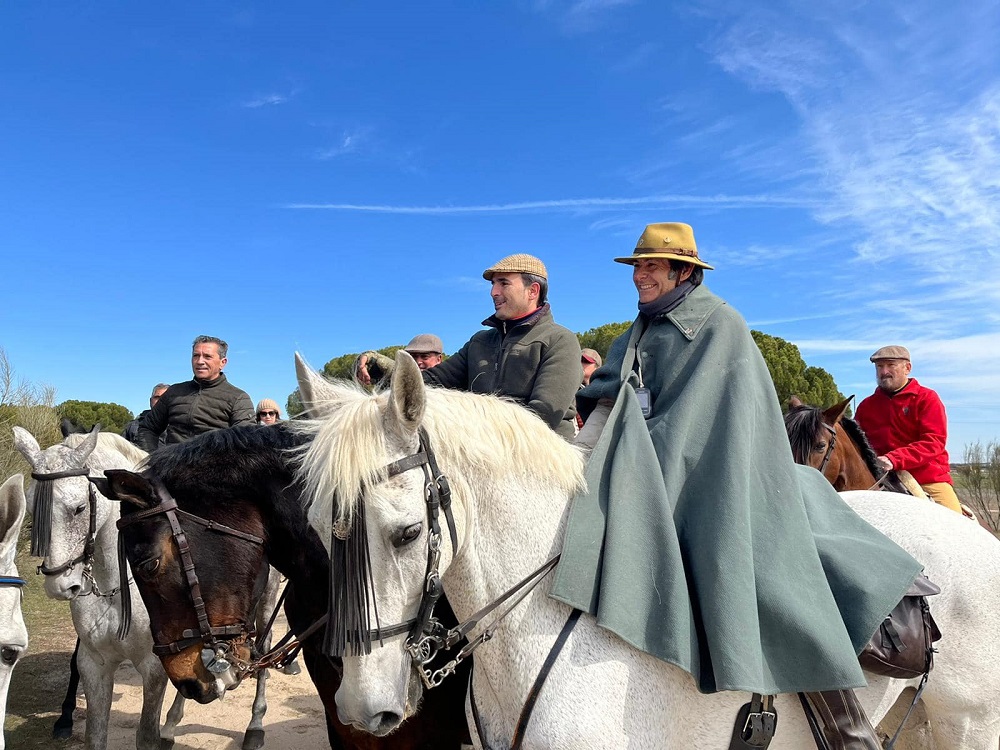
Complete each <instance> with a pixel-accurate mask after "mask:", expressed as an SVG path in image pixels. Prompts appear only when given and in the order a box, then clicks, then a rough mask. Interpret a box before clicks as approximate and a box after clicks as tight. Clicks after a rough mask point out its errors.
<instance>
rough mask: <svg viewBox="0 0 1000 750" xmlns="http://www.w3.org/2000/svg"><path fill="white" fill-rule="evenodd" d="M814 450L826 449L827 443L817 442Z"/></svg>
mask: <svg viewBox="0 0 1000 750" xmlns="http://www.w3.org/2000/svg"><path fill="white" fill-rule="evenodd" d="M813 450H816V451H825V450H826V443H816V447H815V448H813Z"/></svg>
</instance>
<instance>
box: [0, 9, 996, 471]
mask: <svg viewBox="0 0 1000 750" xmlns="http://www.w3.org/2000/svg"><path fill="white" fill-rule="evenodd" d="M754 6H756V7H754ZM998 38H1000V5H998V4H996V3H987V2H962V1H959V2H956V3H951V4H949V6H948V11H947V12H946V13H945V12H941V10H940V4H938V3H934V2H930V1H928V0H907V2H896V3H885V2H880V3H864V2H850V0H848V1H847V2H844V1H843V0H838V2H814V3H800V2H782V1H781V0H776V1H775V2H770V3H756V4H750V3H745V2H726V1H724V0H721V1H718V2H716V1H715V0H709V1H707V2H690V3H667V2H628V0H573V1H569V2H563V1H559V0H537V1H535V2H532V1H531V0H522V1H520V2H518V1H516V0H515V1H514V2H493V3H466V2H447V3H443V2H442V3H438V2H431V3H410V2H405V3H381V4H362V3H341V2H336V3H330V2H284V3H281V4H274V3H267V4H265V3H256V4H254V3H240V2H232V3H219V2H205V3H179V4H174V5H172V6H154V5H144V6H137V5H135V4H131V3H121V2H101V3H97V2H74V3H6V4H4V5H3V7H2V9H0V71H2V73H0V101H2V102H3V106H2V107H0V263H2V266H0V267H2V268H3V269H4V281H5V283H4V287H5V288H4V292H3V305H0V346H2V347H3V348H4V349H5V350H6V353H7V355H8V357H9V358H10V360H11V361H12V363H13V365H14V367H15V368H16V370H17V373H18V374H19V375H20V376H21V377H23V378H25V379H27V380H30V381H32V382H35V383H44V384H48V385H51V386H53V387H54V388H55V389H56V392H57V400H59V401H62V400H65V399H85V400H96V401H115V402H118V403H121V404H123V405H125V406H127V407H129V408H130V409H132V410H133V411H135V412H138V411H139V410H140V409H141V408H143V407H144V406H145V404H146V399H147V397H148V394H149V389H150V387H151V386H152V385H153V384H154V383H156V382H158V381H161V380H162V381H167V382H177V381H180V380H184V379H187V378H189V377H190V363H189V352H190V342H191V339H192V338H193V337H194V336H195V335H198V334H200V333H207V334H210V335H215V336H220V337H222V338H224V339H227V340H228V341H229V342H230V347H231V349H230V361H229V365H228V367H227V373H228V374H229V376H230V379H231V380H232V381H233V382H234V383H236V384H237V385H239V386H240V387H242V388H244V389H245V390H247V391H248V392H249V393H250V395H251V397H252V398H253V399H254V400H255V401H256V400H257V399H260V398H262V397H264V396H267V397H273V398H276V399H277V400H278V401H279V402H280V403H282V404H283V403H284V400H285V397H286V396H287V395H288V393H289V392H290V391H291V390H293V388H294V386H295V382H294V370H293V366H292V355H293V352H294V351H296V350H298V351H301V352H302V353H303V354H304V355H305V356H306V357H307V359H309V360H310V361H311V362H312V363H313V364H314V365H317V366H321V365H322V364H323V363H324V362H325V361H326V360H328V359H330V358H332V357H334V356H339V355H340V354H343V353H346V352H354V351H360V350H362V349H366V348H375V347H380V346H386V345H390V344H402V343H405V342H406V341H407V340H408V339H409V338H410V337H411V336H412V335H414V334H416V333H421V332H425V331H430V332H434V333H437V334H439V335H440V336H441V337H442V338H443V340H444V342H445V348H446V349H447V350H448V351H454V350H456V349H458V348H459V347H460V346H461V345H462V344H463V343H464V342H465V341H466V340H467V339H468V338H469V336H471V335H472V333H473V332H475V331H476V330H478V328H479V321H481V320H482V319H483V318H485V317H486V316H487V315H488V314H490V313H491V312H492V306H491V305H490V301H489V297H488V288H487V285H486V282H485V281H483V280H482V278H481V275H480V274H481V272H482V270H483V269H484V268H486V267H487V266H489V265H491V264H492V263H493V262H494V261H496V260H498V259H499V258H501V257H503V256H505V255H508V254H510V253H515V252H528V253H532V254H535V255H538V256H539V257H541V258H542V259H543V260H544V261H545V263H546V264H547V266H548V269H549V275H550V283H551V301H552V303H553V312H554V314H555V316H556V319H557V320H558V321H559V322H561V323H563V324H564V325H566V326H568V327H569V328H571V329H572V330H575V331H582V330H586V329H588V328H591V327H594V326H598V325H601V324H603V323H607V322H612V321H622V320H629V319H631V318H632V317H634V314H635V290H634V288H633V287H632V285H631V278H630V274H629V269H628V268H627V267H626V266H621V265H618V264H615V263H613V262H612V261H611V258H612V257H613V256H615V255H620V254H627V253H628V252H630V251H631V248H632V247H633V246H634V242H635V240H636V238H637V237H638V236H639V234H640V233H641V231H642V228H643V226H644V225H645V224H647V223H650V222H656V221H686V222H688V223H690V224H692V225H693V226H694V228H695V233H696V237H697V240H698V245H699V248H700V250H701V254H702V256H703V257H704V258H706V259H707V260H708V261H709V262H710V263H713V264H714V265H715V266H716V269H717V270H715V271H713V272H709V273H708V284H709V286H710V287H711V288H712V289H713V290H714V291H716V292H717V293H719V294H721V295H722V296H723V297H725V298H726V299H727V300H729V301H730V303H732V304H733V305H734V306H735V307H736V308H737V309H739V310H740V311H741V312H742V313H743V315H744V317H746V319H747V320H748V322H749V323H750V325H751V326H752V327H754V328H757V329H759V330H762V331H765V332H766V333H770V334H773V335H776V336H781V337H782V338H785V339H788V340H790V341H792V342H794V343H795V344H797V345H798V346H799V347H800V349H801V350H802V353H803V356H804V357H805V358H806V361H807V362H808V363H809V364H813V365H818V366H820V367H824V368H825V369H827V370H829V371H830V372H831V373H833V375H834V377H835V379H836V381H837V384H838V386H839V387H840V389H841V390H842V391H844V392H845V393H856V394H858V395H859V396H863V395H865V394H867V393H869V392H871V391H872V390H873V388H874V372H873V368H872V366H871V364H870V363H869V362H868V355H869V354H870V353H871V352H872V351H874V350H875V349H876V348H878V347H879V346H882V345H884V344H888V343H902V344H905V345H907V346H908V347H909V348H910V350H911V352H912V354H913V359H914V376H916V377H917V378H918V379H919V380H921V382H923V383H925V384H926V385H929V386H931V387H933V388H935V389H937V390H938V391H939V393H940V394H941V395H942V397H943V399H944V401H945V404H946V406H947V408H948V412H949V417H950V421H951V436H950V440H949V447H950V449H951V451H952V454H953V459H954V460H960V459H961V452H962V448H963V446H964V445H965V444H966V443H968V442H970V441H972V440H976V439H982V440H984V441H986V440H991V439H995V438H1000V377H998V375H997V373H998V371H1000V257H998V256H1000V45H998V44H997V43H996V40H997V39H998Z"/></svg>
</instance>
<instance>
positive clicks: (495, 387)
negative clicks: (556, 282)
mask: <svg viewBox="0 0 1000 750" xmlns="http://www.w3.org/2000/svg"><path fill="white" fill-rule="evenodd" d="M483 278H484V279H486V280H487V281H489V282H490V285H491V286H490V297H491V298H492V300H493V308H494V313H493V315H491V316H490V317H488V318H487V319H486V320H484V321H483V325H484V326H486V327H487V330H485V331H480V332H479V333H477V334H475V335H474V336H473V337H472V338H471V339H469V341H468V342H467V343H466V344H465V346H463V347H462V348H461V349H460V350H459V351H457V352H456V353H455V354H453V355H452V356H450V357H449V358H448V359H446V360H445V361H444V362H442V363H441V364H439V365H438V366H437V367H434V368H433V369H428V370H424V371H423V376H424V382H425V383H428V384H431V385H441V386H444V387H445V388H454V389H457V390H463V391H471V392H472V393H488V394H493V395H497V396H506V397H508V398H511V399H513V400H515V401H517V402H519V403H521V404H523V405H524V406H526V407H527V408H528V409H530V410H531V411H533V412H534V413H535V414H537V415H538V416H539V417H541V419H542V420H543V421H544V422H545V423H546V424H548V426H549V427H551V428H552V429H553V430H555V431H556V432H558V433H559V434H560V435H562V436H563V437H565V438H567V439H570V438H572V437H573V436H574V434H575V433H576V391H577V388H578V387H579V385H580V380H581V378H582V377H583V368H582V365H581V363H580V343H579V341H578V340H577V338H576V334H574V333H573V332H572V331H570V330H569V329H568V328H564V327H563V326H561V325H558V324H556V322H555V321H554V320H553V319H552V311H551V309H550V307H549V303H548V302H547V301H546V298H547V297H548V286H549V282H548V272H547V271H546V269H545V265H544V264H543V263H542V261H540V260H539V259H538V258H536V257H534V256H532V255H525V254H517V255H509V256H507V257H506V258H504V259H502V260H500V261H499V262H497V263H495V264H494V265H492V266H490V267H489V268H487V269H486V270H485V271H484V272H483ZM365 354H370V352H366V353H365ZM362 356H364V355H362ZM367 359H368V358H367V357H366V360H367ZM372 364H374V362H369V363H368V366H365V364H363V363H362V361H361V358H360V357H359V359H358V365H359V366H358V367H357V375H358V379H359V380H360V381H361V382H363V383H368V382H371V380H372V377H377V376H378V374H379V373H376V372H369V370H368V367H369V366H371V365H372Z"/></svg>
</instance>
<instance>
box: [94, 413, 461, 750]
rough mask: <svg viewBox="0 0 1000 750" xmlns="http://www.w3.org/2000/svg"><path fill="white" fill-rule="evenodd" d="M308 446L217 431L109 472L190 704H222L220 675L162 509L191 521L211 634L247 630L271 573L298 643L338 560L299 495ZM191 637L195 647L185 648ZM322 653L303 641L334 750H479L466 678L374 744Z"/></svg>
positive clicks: (246, 431)
mask: <svg viewBox="0 0 1000 750" xmlns="http://www.w3.org/2000/svg"><path fill="white" fill-rule="evenodd" d="M298 441H299V439H298V438H296V437H295V436H294V435H292V434H291V433H290V432H289V431H287V430H286V429H284V428H283V427H282V426H280V425H277V426H272V427H240V428H233V429H229V430H218V431H215V432H210V433H206V434H204V435H202V436H200V437H198V438H196V439H194V440H191V441H189V442H187V443H184V444H181V445H177V446H172V447H168V448H162V449H160V450H159V451H156V452H155V453H153V454H152V455H151V456H150V458H149V463H148V465H147V467H146V468H145V469H144V470H143V472H142V473H141V474H137V473H132V472H127V471H114V472H108V485H109V486H108V490H107V496H108V497H113V498H117V499H119V500H121V501H122V532H121V535H122V538H123V539H124V543H125V553H126V554H127V556H128V559H129V562H130V564H131V567H132V570H133V571H134V574H135V576H136V583H137V584H138V587H139V590H140V593H141V594H142V598H143V601H144V602H145V604H146V607H147V609H148V610H149V615H150V622H151V623H152V627H153V635H154V638H155V640H156V642H157V643H158V644H170V643H175V642H179V643H178V645H177V646H176V647H175V650H177V651H178V653H176V654H167V655H163V656H161V658H162V660H163V664H164V667H165V668H166V671H167V674H168V675H169V676H170V679H171V680H172V681H173V683H174V685H175V686H177V689H178V690H179V691H180V692H181V693H182V694H184V695H185V696H187V697H191V698H195V699H196V700H200V701H202V702H207V701H209V700H212V699H214V698H215V697H216V695H217V688H216V682H217V680H218V679H219V676H218V674H216V673H213V672H211V671H209V668H210V667H211V666H212V664H211V662H210V663H208V664H206V659H205V657H204V656H203V654H202V649H203V643H202V640H201V638H193V639H192V638H190V635H191V633H194V634H198V633H199V622H198V618H197V616H196V614H195V608H194V605H193V604H192V596H191V589H190V585H189V579H188V578H187V577H186V576H185V573H184V571H183V570H182V568H181V565H180V559H179V554H178V544H177V541H176V538H175V536H174V533H173V531H174V530H173V529H172V527H171V524H170V522H169V521H168V518H167V517H166V516H165V515H164V514H162V513H160V512H158V507H159V508H162V503H161V501H162V500H163V499H164V498H165V497H172V498H173V499H174V500H175V501H176V504H177V507H178V508H179V510H180V511H183V513H181V514H179V515H178V517H177V521H178V522H179V524H180V525H182V526H183V532H184V535H185V536H186V538H187V543H188V545H189V548H190V555H191V559H192V562H193V563H194V572H195V575H196V577H197V581H198V585H199V586H200V591H201V597H202V599H203V600H204V602H205V610H206V613H207V618H208V621H209V623H210V625H211V626H212V629H213V630H215V629H220V628H223V627H226V626H229V627H230V628H233V629H235V630H239V629H240V627H241V626H242V624H243V623H246V622H248V619H247V618H248V616H249V614H248V613H249V609H250V607H251V606H252V604H253V599H254V592H255V590H256V587H257V585H258V583H259V581H260V578H261V576H265V577H266V575H267V566H268V564H271V565H273V566H274V567H275V568H277V569H278V570H279V571H281V573H283V574H284V575H285V576H286V577H287V578H288V581H289V593H288V595H287V598H286V602H285V613H286V615H287V617H288V622H289V626H290V628H291V629H292V630H293V631H294V632H296V633H302V632H305V631H306V629H307V628H309V627H310V626H311V625H312V624H313V623H315V622H316V621H318V620H320V619H321V618H323V617H325V614H326V608H327V600H328V590H329V582H328V578H329V570H330V558H329V556H328V554H327V552H326V549H325V548H324V547H323V545H322V543H321V542H320V540H319V537H318V536H317V535H316V533H315V532H314V531H313V530H312V528H311V527H310V526H309V524H308V522H307V520H306V514H305V509H304V508H303V506H302V503H301V501H300V497H299V490H298V488H297V487H296V486H295V485H294V484H293V476H292V468H291V465H290V461H291V456H290V453H289V451H291V450H294V449H295V448H296V447H297V446H298V444H299V442H298ZM160 488H162V489H165V490H166V493H165V494H164V493H162V491H161V489H160ZM168 504H169V501H168ZM186 514H191V515H186ZM191 516H198V517H201V518H202V519H207V520H208V521H211V522H214V524H216V525H218V524H222V525H224V526H225V527H228V528H229V529H230V530H235V531H237V532H238V533H237V534H232V533H229V531H221V532H220V530H219V527H218V526H216V527H215V528H214V529H213V528H212V527H210V526H206V525H204V524H203V523H198V522H194V521H193V520H192V518H191ZM254 538H258V539H259V540H261V541H262V543H261V544H258V543H256V542H255V541H254ZM184 631H188V632H186V633H185V632H184ZM186 637H187V640H188V641H194V642H193V643H191V644H190V645H185V642H184V641H185V638H186ZM235 641H236V642H235V643H234V646H233V649H234V652H235V654H236V656H237V657H238V658H240V659H247V658H248V656H249V647H248V644H246V643H244V642H243V639H242V638H241V637H239V636H237V637H236V639H235ZM322 641H323V637H322V630H320V631H319V632H318V633H317V634H316V635H314V636H312V637H310V638H307V639H306V640H305V642H304V645H303V650H302V654H303V657H304V660H305V664H306V668H307V669H308V671H309V675H310V677H311V678H312V680H313V682H314V683H315V685H316V688H317V690H318V692H319V695H320V698H321V699H322V701H323V705H324V707H325V708H326V718H327V729H328V733H329V737H330V745H331V747H333V748H335V749H339V748H358V749H364V750H376V749H379V750H383V749H386V750H387V749H389V748H398V749H399V750H418V749H421V750H422V749H424V748H426V749H428V750H429V749H430V748H435V749H440V750H448V749H449V748H456V749H457V748H459V747H460V746H461V744H462V743H463V742H468V741H469V740H468V731H467V728H466V722H465V686H466V684H467V675H464V676H459V677H458V678H456V679H453V680H448V681H446V682H445V684H444V685H443V686H441V687H439V688H437V689H435V690H432V691H429V692H427V693H426V694H425V696H426V697H425V699H424V701H423V703H422V705H421V707H420V710H419V712H417V713H416V715H414V716H413V717H412V718H410V719H409V720H407V721H406V722H405V723H404V724H403V725H402V726H401V727H400V729H399V730H398V731H397V732H395V733H393V734H392V735H390V736H387V737H382V738H376V737H373V736H371V735H368V734H365V733H362V732H359V731H357V730H355V729H354V728H352V727H349V726H345V725H344V724H342V723H341V722H340V721H339V720H338V718H337V708H336V703H335V694H336V692H337V689H338V688H339V687H340V682H341V666H340V662H339V660H337V659H332V658H330V657H328V656H326V655H325V654H324V653H323V651H322Z"/></svg>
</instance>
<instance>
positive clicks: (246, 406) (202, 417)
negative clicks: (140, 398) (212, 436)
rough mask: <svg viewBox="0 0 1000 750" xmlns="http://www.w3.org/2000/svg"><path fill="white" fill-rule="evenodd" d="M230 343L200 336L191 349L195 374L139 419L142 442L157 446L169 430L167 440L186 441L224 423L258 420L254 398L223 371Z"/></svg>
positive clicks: (147, 446) (144, 445) (150, 447)
mask: <svg viewBox="0 0 1000 750" xmlns="http://www.w3.org/2000/svg"><path fill="white" fill-rule="evenodd" d="M228 351H229V345H228V344H226V342H225V341H223V340H222V339H217V338H215V337H214V336H198V337H197V338H196V339H195V340H194V344H193V346H192V349H191V369H192V371H193V372H194V378H193V379H192V380H187V381H185V382H183V383H175V384H174V385H172V386H170V388H168V389H167V392H166V393H164V394H163V396H161V397H160V400H159V401H158V402H157V404H156V406H154V407H153V408H152V409H150V410H149V411H148V412H144V413H143V414H142V416H141V418H140V422H139V439H138V443H139V446H140V447H141V448H143V449H145V450H147V451H154V450H156V448H157V447H158V441H159V437H160V435H161V434H162V433H166V442H167V444H168V445H169V444H173V443H183V442H184V441H185V440H190V439H191V438H193V437H194V436H196V435H200V434H201V433H203V432H209V431H210V430H217V429H219V428H222V427H235V426H236V425H241V424H255V421H254V411H253V402H252V401H251V400H250V396H248V395H247V394H246V392H244V391H242V390H240V389H239V388H237V387H236V386H234V385H232V384H231V383H230V382H229V381H228V380H227V379H226V376H225V374H224V373H223V372H222V368H224V367H225V366H226V362H227V361H228V360H227V358H226V354H227V353H228Z"/></svg>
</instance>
